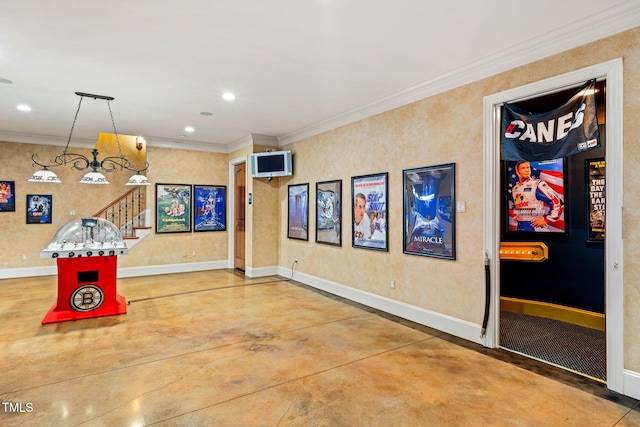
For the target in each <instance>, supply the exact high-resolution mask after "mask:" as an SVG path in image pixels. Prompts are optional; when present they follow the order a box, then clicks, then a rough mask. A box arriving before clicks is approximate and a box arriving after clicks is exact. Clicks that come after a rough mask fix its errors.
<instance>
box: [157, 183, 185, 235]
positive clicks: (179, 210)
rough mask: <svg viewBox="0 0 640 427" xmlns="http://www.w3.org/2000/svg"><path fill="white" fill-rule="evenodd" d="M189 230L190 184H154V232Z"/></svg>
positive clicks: (183, 231) (182, 231)
mask: <svg viewBox="0 0 640 427" xmlns="http://www.w3.org/2000/svg"><path fill="white" fill-rule="evenodd" d="M190 231H191V185H188V184H156V234H161V233H185V232H190Z"/></svg>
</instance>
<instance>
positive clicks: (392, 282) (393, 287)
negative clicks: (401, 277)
mask: <svg viewBox="0 0 640 427" xmlns="http://www.w3.org/2000/svg"><path fill="white" fill-rule="evenodd" d="M395 288H396V281H395V280H392V281H391V289H395Z"/></svg>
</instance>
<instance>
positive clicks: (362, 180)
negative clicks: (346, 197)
mask: <svg viewBox="0 0 640 427" xmlns="http://www.w3.org/2000/svg"><path fill="white" fill-rule="evenodd" d="M388 177H389V174H388V173H387V172H383V173H377V174H371V175H361V176H354V177H351V218H352V219H353V221H352V224H353V231H352V233H351V246H352V247H354V248H362V249H372V250H378V251H385V252H386V251H388V250H389V246H388V241H389V239H388V230H387V220H388V218H387V214H388V210H387V202H388V200H387V195H388Z"/></svg>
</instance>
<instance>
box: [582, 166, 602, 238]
mask: <svg viewBox="0 0 640 427" xmlns="http://www.w3.org/2000/svg"><path fill="white" fill-rule="evenodd" d="M586 163H587V164H586V171H587V188H588V191H589V201H588V208H589V209H588V210H587V212H589V221H588V223H589V230H588V233H589V235H588V241H589V242H599V243H603V242H604V230H605V225H606V218H605V212H606V207H607V194H606V192H605V180H606V174H605V163H604V158H600V159H587V160H586Z"/></svg>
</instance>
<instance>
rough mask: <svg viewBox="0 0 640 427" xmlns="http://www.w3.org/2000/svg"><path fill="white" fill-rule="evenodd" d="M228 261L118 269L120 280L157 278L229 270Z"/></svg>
mask: <svg viewBox="0 0 640 427" xmlns="http://www.w3.org/2000/svg"><path fill="white" fill-rule="evenodd" d="M227 264H228V262H227V260H220V261H205V262H188V263H184V264H162V265H145V266H143V267H126V268H118V278H123V277H138V276H157V275H160V274H175V273H190V272H193V271H206V270H222V269H226V268H227Z"/></svg>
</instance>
